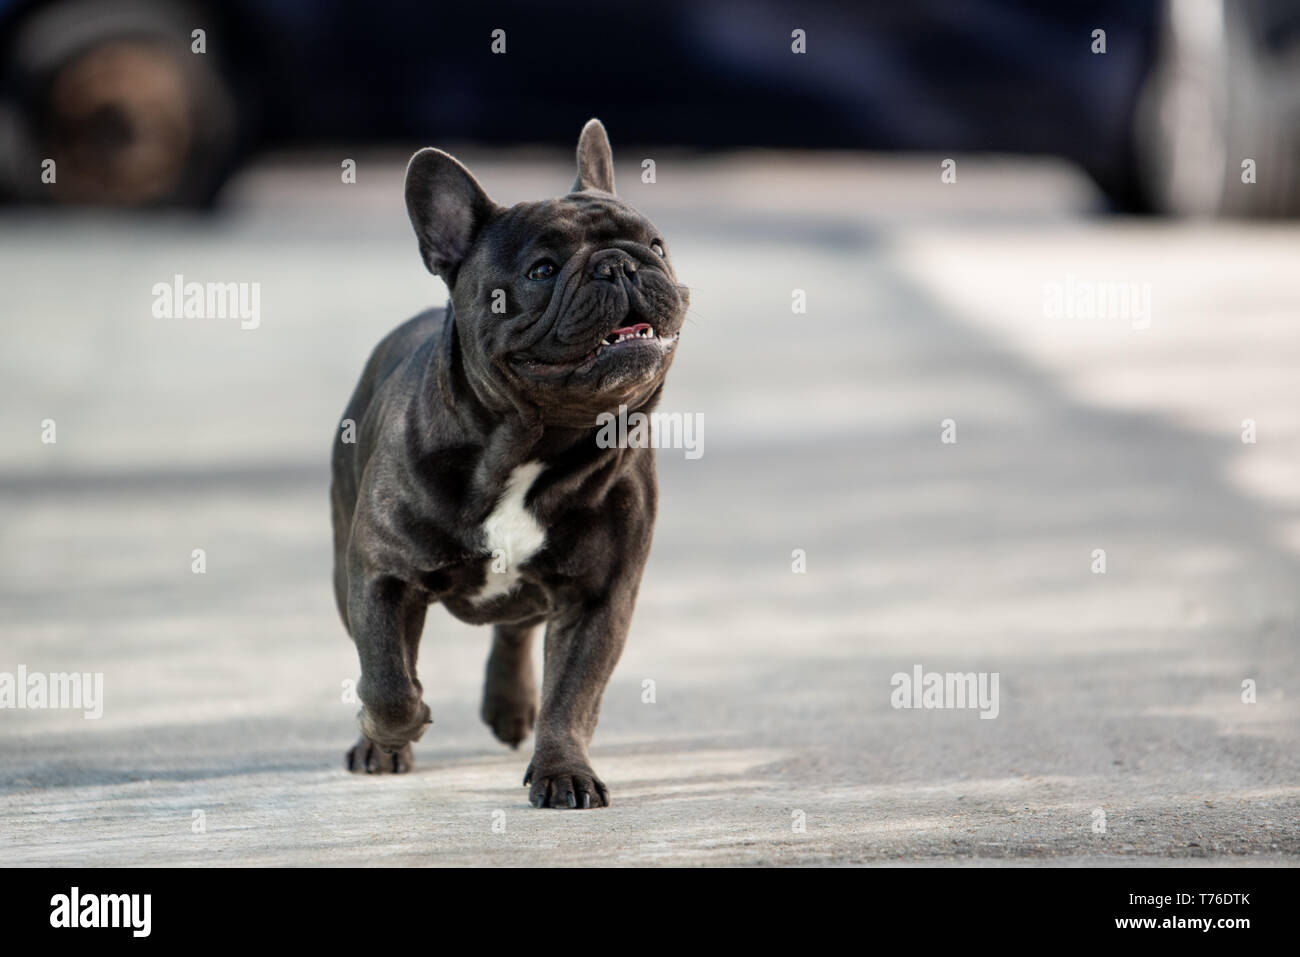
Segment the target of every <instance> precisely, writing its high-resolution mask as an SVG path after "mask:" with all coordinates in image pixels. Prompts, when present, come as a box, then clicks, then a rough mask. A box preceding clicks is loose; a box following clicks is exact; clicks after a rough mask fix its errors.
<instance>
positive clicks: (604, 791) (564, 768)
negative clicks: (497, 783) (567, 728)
mask: <svg viewBox="0 0 1300 957" xmlns="http://www.w3.org/2000/svg"><path fill="white" fill-rule="evenodd" d="M529 783H531V784H532V787H531V788H530V789H529V791H528V803H529V804H531V805H532V806H533V807H558V808H578V809H583V810H585V809H587V808H593V807H609V788H607V787H605V782H604V781H602V780H601V779H600V778H598V777H596V772H595V771H593V770H592V769H591V766H590V765H589V764H587V763H586V762H585V761H564V760H558V761H554V760H547V759H544V758H539V757H538V756H537V755H534V756H533V760H532V763H531V764H529V765H528V771H527V773H526V774H524V784H525V785H527V784H529Z"/></svg>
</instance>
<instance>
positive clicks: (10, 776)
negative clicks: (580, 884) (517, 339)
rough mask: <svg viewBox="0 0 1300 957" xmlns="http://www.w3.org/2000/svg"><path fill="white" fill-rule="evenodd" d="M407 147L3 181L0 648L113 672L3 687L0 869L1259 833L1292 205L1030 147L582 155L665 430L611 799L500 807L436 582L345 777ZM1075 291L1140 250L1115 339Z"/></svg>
mask: <svg viewBox="0 0 1300 957" xmlns="http://www.w3.org/2000/svg"><path fill="white" fill-rule="evenodd" d="M616 145H617V144H616ZM400 159H401V158H396V159H394V158H388V157H376V158H375V159H374V160H365V159H363V160H362V162H361V164H360V167H359V169H360V176H359V180H360V182H359V184H358V186H357V187H356V188H355V191H354V192H349V191H348V190H347V189H346V188H344V187H341V186H335V185H333V181H336V179H337V164H334V166H333V167H331V165H330V164H329V163H326V162H322V163H320V164H312V163H305V164H300V163H294V164H288V163H286V164H278V165H277V164H269V165H267V166H265V167H263V168H262V169H260V170H258V171H255V172H254V173H253V174H252V175H250V176H249V177H247V178H246V179H245V181H244V182H243V183H241V184H240V186H239V188H238V190H237V191H236V193H235V196H234V199H235V206H234V208H233V209H232V210H231V211H230V212H229V213H228V214H227V215H226V216H224V217H222V218H220V219H218V220H217V221H216V222H207V221H202V220H190V219H187V218H183V217H182V218H172V219H155V220H134V219H127V220H114V219H97V218H81V219H67V220H58V221H55V220H49V221H38V220H35V219H31V220H29V219H25V218H15V217H13V216H9V217H6V218H0V290H2V291H0V321H2V322H3V324H4V328H5V331H6V348H5V349H4V350H3V352H2V353H0V448H3V450H4V454H3V457H2V458H0V672H6V671H8V672H13V671H15V670H16V669H17V668H18V666H19V665H25V666H26V667H27V669H28V670H29V671H40V672H61V671H79V672H102V673H103V674H104V683H105V691H104V695H105V702H104V714H103V717H102V718H101V719H99V720H85V719H83V718H82V717H81V716H80V715H79V714H75V713H69V712H66V711H49V710H44V711H41V710H24V711H8V710H6V711H0V863H5V864H63V865H73V864H78V865H81V864H92V865H99V864H104V865H107V864H126V865H140V864H182V865H203V864H258V865H262V864H265V865H282V864H286V865H340V864H494V865H495V864H503V865H504V864H525V865H548V866H549V865H560V864H593V865H594V864H690V865H695V864H824V863H836V864H842V863H891V864H893V863H904V864H907V863H917V862H932V861H939V862H945V863H946V862H953V863H978V864H1008V863H1029V864H1037V863H1052V862H1056V863H1070V864H1096V863H1115V862H1119V863H1137V864H1148V865H1151V864H1157V865H1158V864H1180V863H1182V864H1185V863H1207V862H1209V863H1221V864H1261V863H1269V864H1286V865H1294V864H1295V863H1297V861H1300V856H1298V855H1300V645H1298V644H1297V637H1298V635H1297V630H1298V628H1300V590H1298V589H1297V582H1298V581H1300V552H1298V551H1297V549H1298V548H1300V376H1298V375H1297V370H1298V369H1300V326H1298V325H1297V321H1296V320H1297V317H1298V316H1300V283H1297V281H1296V279H1295V269H1294V266H1295V263H1296V262H1297V261H1300V228H1297V227H1294V226H1277V225H1272V226H1258V227H1247V226H1241V225H1231V224H1227V225H1214V226H1191V225H1178V224H1170V223H1155V222H1150V223H1136V222H1127V221H1104V220H1097V219H1088V218H1086V217H1084V216H1083V215H1081V213H1080V208H1081V204H1082V203H1083V202H1084V201H1085V199H1086V197H1085V194H1084V191H1083V190H1082V189H1081V187H1080V186H1079V185H1078V183H1077V181H1076V180H1075V179H1073V178H1072V177H1071V176H1070V175H1069V174H1068V173H1067V172H1064V171H1061V170H1059V169H1057V168H1055V167H1050V166H1046V167H1044V166H1030V165H1023V164H1021V165H1011V166H1004V165H1000V164H986V165H981V164H971V165H970V166H963V176H962V181H961V185H960V187H953V188H946V187H940V186H939V185H938V184H937V174H935V175H934V176H931V175H930V165H929V164H927V163H923V162H901V161H887V162H886V161H861V162H860V161H857V160H849V159H841V160H827V161H821V160H818V161H815V162H814V161H807V162H804V163H797V162H795V161H794V160H793V159H788V158H782V157H774V158H773V157H766V158H764V157H739V158H736V159H733V160H730V161H727V162H716V163H715V162H703V163H694V164H691V163H688V162H686V161H685V160H681V161H676V160H671V159H667V160H663V161H661V162H660V163H659V180H660V182H659V183H658V184H655V185H654V186H647V185H643V184H640V183H638V182H637V180H636V176H635V170H636V168H637V162H635V161H634V159H633V158H630V157H625V158H623V160H621V161H620V165H619V167H618V170H619V173H620V177H621V179H620V185H622V184H623V183H626V184H627V185H626V187H624V188H625V190H626V195H627V196H628V197H629V198H630V199H631V200H632V201H633V202H635V203H638V204H639V205H641V206H642V208H643V209H644V210H645V211H646V212H647V213H648V214H649V215H650V216H651V218H653V219H655V220H656V222H658V224H659V225H660V226H661V228H662V229H663V231H664V233H665V234H666V235H667V237H668V240H669V242H670V244H671V245H672V248H673V255H674V258H675V261H676V262H677V263H678V266H679V270H680V272H681V274H682V278H683V280H684V281H686V282H687V283H689V284H690V285H691V286H692V289H693V292H692V313H691V321H690V322H689V323H688V325H687V327H686V330H685V334H684V336H683V340H682V344H681V349H680V355H679V357H678V359H677V362H676V364H675V367H674V370H673V375H672V377H671V379H670V387H669V393H668V396H667V399H666V401H665V404H664V408H665V409H668V410H681V411H690V412H700V413H702V414H703V416H704V422H705V430H704V443H705V445H704V455H703V457H702V458H700V459H697V460H687V459H685V458H684V456H683V455H682V453H681V452H672V451H663V452H661V453H660V476H661V515H660V520H659V524H658V528H657V532H656V541H655V549H654V553H653V556H652V560H651V564H650V567H649V569H648V571H647V574H646V578H645V581H644V584H643V587H642V589H641V599H640V605H639V608H638V613H637V617H636V618H635V620H634V624H633V631H632V636H631V640H630V643H629V647H628V651H627V654H626V655H625V657H624V659H623V661H622V663H621V664H620V666H619V668H618V670H617V672H616V673H615V676H614V680H613V682H612V684H611V685H610V688H609V690H608V693H607V694H606V698H605V705H604V710H603V714H602V719H601V725H600V728H599V730H598V732H597V735H596V740H595V744H594V747H593V752H592V753H593V758H594V762H595V766H596V769H597V771H598V772H599V773H600V774H601V775H602V777H603V779H604V780H605V781H606V783H607V784H609V786H610V788H611V791H612V795H613V801H614V804H613V807H611V808H610V809H608V810H603V811H596V812H590V813H566V812H557V811H549V810H548V811H537V810H534V809H531V808H529V807H528V806H527V805H526V795H527V791H526V789H524V788H523V787H521V786H520V781H521V780H522V776H523V772H524V768H525V766H526V764H527V760H528V755H529V748H530V743H526V744H525V745H524V747H523V748H521V750H520V751H519V752H510V751H508V750H506V749H505V748H503V747H501V746H500V745H498V744H497V743H496V742H495V741H494V740H493V739H492V737H491V736H490V733H489V732H488V730H487V728H486V727H484V726H483V725H482V724H481V723H480V722H479V720H478V717H477V711H478V689H479V683H480V681H481V673H482V668H483V664H484V661H485V659H486V653H487V638H488V636H487V633H486V631H485V630H479V629H473V628H470V627H468V626H465V625H461V624H459V623H457V622H455V621H454V620H452V619H450V617H449V616H447V615H446V614H445V613H443V612H441V611H440V610H435V611H434V613H432V614H431V615H430V619H429V624H428V626H427V628H426V632H425V638H424V644H423V649H422V655H421V666H422V679H423V682H424V686H425V691H426V700H427V701H428V702H429V704H430V706H431V707H432V709H433V713H434V719H435V724H434V726H433V727H432V728H431V729H430V730H429V732H428V733H427V734H426V736H425V738H424V740H423V741H422V742H421V743H420V744H418V745H417V746H416V760H417V762H418V769H417V771H416V772H415V773H413V774H411V775H408V776H405V777H396V778H394V777H383V778H365V777H353V776H351V775H348V774H347V773H345V772H344V771H343V764H342V761H343V754H344V751H345V750H346V748H347V747H348V745H349V744H350V743H351V742H352V740H353V737H354V733H355V723H354V714H355V711H356V705H355V704H347V703H344V702H343V700H342V697H343V695H342V685H343V682H345V681H346V680H348V679H352V678H354V677H355V675H356V660H355V656H354V653H353V649H352V646H351V644H350V642H349V641H348V640H347V638H346V636H345V634H344V632H343V629H342V627H341V625H340V624H339V622H338V620H337V617H336V614H335V612H334V608H333V601H332V598H331V593H330V567H329V566H330V529H329V511H328V506H327V484H328V472H327V463H328V448H329V443H330V441H331V430H332V428H333V426H334V423H335V421H336V419H337V417H338V415H339V413H340V412H341V410H342V408H343V405H344V402H345V401H346V398H347V396H348V394H349V391H350V390H351V388H352V386H353V384H354V382H355V379H356V376H357V375H358V373H359V371H360V367H361V364H362V362H363V361H364V358H365V356H366V354H367V351H368V350H369V348H370V347H371V346H372V345H373V344H374V342H375V341H377V340H378V338H379V337H380V336H381V335H382V334H383V333H384V332H386V331H387V330H388V329H389V328H391V327H392V326H393V325H395V324H396V323H397V322H399V321H401V320H402V319H404V318H406V317H408V316H410V315H412V314H414V313H415V312H417V311H418V310H420V309H421V308H423V307H425V306H426V305H428V304H430V303H432V302H435V301H436V300H437V299H438V298H439V297H440V296H441V291H440V288H439V286H438V283H437V282H436V281H435V280H433V279H432V278H430V277H429V276H427V274H425V273H424V272H423V270H422V267H421V264H420V262H419V258H418V255H417V252H416V248H415V242H414V239H413V237H412V236H410V235H409V226H408V224H407V221H406V215H405V212H404V210H403V208H402V206H401V191H400V177H401V162H400ZM469 161H470V164H471V166H472V167H473V168H474V169H475V170H476V172H477V173H478V174H479V175H480V178H481V180H482V181H483V182H484V184H485V186H486V187H487V188H488V190H489V192H491V193H493V194H494V196H496V197H497V198H498V199H500V200H502V201H507V202H511V201H515V200H518V199H522V198H526V197H529V196H536V195H539V194H540V193H541V192H543V191H548V190H549V191H558V190H559V189H561V188H563V186H564V185H566V184H567V182H568V181H569V180H570V179H571V173H569V172H566V169H565V168H564V166H563V165H562V164H560V163H557V162H552V161H551V160H549V159H548V158H545V157H542V158H534V157H530V156H525V157H518V158H506V159H498V160H496V161H495V162H493V161H488V160H483V161H476V160H475V159H474V158H469ZM331 169H332V170H333V172H331ZM934 169H937V165H935V166H934ZM945 190H947V191H945ZM177 273H180V274H183V275H184V276H185V277H186V279H187V280H189V279H193V280H198V281H209V280H211V281H223V282H225V281H236V282H238V281H248V282H260V283H261V323H260V326H259V327H258V328H257V329H254V330H247V331H241V330H240V329H239V328H238V323H237V322H236V321H233V320H232V321H224V320H193V319H191V320H184V319H178V320H167V319H156V318H154V317H153V316H152V315H151V304H152V294H151V289H152V286H153V284H154V283H157V282H168V281H170V280H171V278H172V277H173V275H174V274H177ZM1067 281H1069V282H1085V283H1086V282H1102V281H1116V282H1121V281H1122V282H1135V283H1138V284H1139V285H1140V284H1143V283H1147V284H1149V288H1150V292H1151V303H1152V306H1151V314H1150V319H1151V321H1150V325H1149V328H1144V329H1143V328H1134V323H1133V322H1132V321H1130V320H1127V319H1121V318H1103V319H1094V320H1088V319H1064V318H1061V319H1053V318H1049V317H1048V316H1046V315H1045V314H1044V306H1043V303H1044V286H1045V284H1051V283H1061V284H1064V283H1066V282H1067ZM794 289H803V290H805V291H806V293H807V303H808V309H807V313H806V314H801V315H796V314H792V312H791V307H790V303H791V294H792V290H794ZM47 418H48V419H53V420H55V422H56V424H57V439H58V441H57V443H56V444H54V445H44V444H42V443H41V442H40V433H41V422H42V420H44V419H47ZM945 419H952V420H954V422H955V428H956V436H957V441H956V443H955V444H945V443H943V442H941V441H940V434H941V422H942V421H943V420H945ZM1246 419H1252V420H1254V421H1255V423H1256V429H1257V436H1258V440H1257V441H1256V442H1255V443H1253V444H1244V443H1243V442H1242V441H1241V432H1242V422H1243V420H1246ZM198 548H201V549H204V551H205V553H206V563H207V571H206V574H203V575H196V574H192V573H191V561H192V558H191V554H192V551H193V550H194V549H198ZM796 549H802V550H804V552H805V553H806V562H807V571H806V573H805V574H795V573H793V572H792V571H791V563H792V552H794V550H796ZM1096 549H1104V550H1105V556H1106V572H1105V574H1094V573H1093V571H1092V567H1093V564H1094V561H1095V559H1094V550H1096ZM916 665H921V666H922V667H923V668H924V669H925V670H926V671H937V672H988V673H993V672H996V673H997V674H998V675H999V702H998V714H997V717H996V719H994V720H981V719H980V718H979V716H978V713H977V712H975V711H973V710H913V709H907V710H903V709H895V708H893V707H892V706H891V702H890V698H891V676H893V675H894V674H895V673H897V672H906V673H909V674H910V673H911V671H912V669H913V668H914V666H916ZM646 680H652V681H653V682H654V687H655V698H656V700H655V702H654V703H653V704H648V703H643V701H642V689H643V682H645V681H646ZM1246 680H1251V681H1253V682H1255V688H1256V692H1255V694H1256V700H1255V703H1253V704H1245V703H1243V702H1242V683H1243V681H1246ZM196 812H202V814H201V815H198V814H196ZM498 812H501V813H498ZM200 819H201V821H202V824H203V829H202V831H201V833H196V832H195V828H196V824H195V822H196V820H200ZM1103 820H1104V825H1105V827H1104V832H1100V833H1099V832H1097V831H1096V830H1094V826H1095V825H1096V824H1097V823H1098V822H1101V821H1103ZM494 822H496V823H498V827H497V828H494ZM502 822H503V823H504V830H502V829H500V826H499V825H500V823H502ZM800 824H803V825H804V827H803V829H802V830H801V829H799V825H800Z"/></svg>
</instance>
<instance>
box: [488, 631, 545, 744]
mask: <svg viewBox="0 0 1300 957" xmlns="http://www.w3.org/2000/svg"><path fill="white" fill-rule="evenodd" d="M541 621H542V619H540V618H538V619H534V620H533V621H528V622H523V623H520V624H510V625H497V626H495V627H494V628H493V629H492V652H491V654H489V655H488V663H487V675H486V677H485V678H484V681H483V707H482V709H481V710H480V712H479V713H480V714H481V716H482V718H483V721H484V722H485V723H486V724H487V726H488V727H489V728H491V729H492V733H493V734H494V735H496V737H497V739H498V740H499V741H502V742H504V743H505V744H508V745H510V747H512V748H517V747H519V743H520V742H521V741H523V740H524V738H526V737H528V734H529V732H530V731H532V730H533V725H534V724H535V723H536V721H537V678H536V677H535V675H534V672H533V656H532V648H533V634H534V633H535V632H536V630H537V626H538V625H539V624H541Z"/></svg>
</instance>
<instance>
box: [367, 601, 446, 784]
mask: <svg viewBox="0 0 1300 957" xmlns="http://www.w3.org/2000/svg"><path fill="white" fill-rule="evenodd" d="M427 610H428V602H427V600H426V599H425V598H424V596H423V594H422V593H420V592H419V591H418V590H416V589H414V588H412V587H411V586H409V585H407V584H406V583H404V582H401V581H398V580H397V579H395V578H389V577H382V578H362V579H361V581H360V582H359V583H357V584H356V585H354V586H353V587H352V588H350V589H349V592H348V625H349V630H350V631H351V633H352V640H353V641H355V642H356V645H357V656H358V657H359V658H360V659H361V681H360V682H359V683H358V685H357V695H358V697H360V698H361V711H360V713H359V714H358V715H357V721H358V723H359V724H360V725H361V740H359V741H358V742H357V743H356V744H355V745H354V746H353V748H352V750H350V751H349V752H348V755H347V767H348V770H349V771H355V772H358V773H365V774H382V773H401V772H404V771H409V770H410V769H411V765H412V760H411V742H412V741H418V740H419V738H420V736H421V735H422V734H424V729H425V728H426V727H428V725H429V724H430V723H431V721H432V719H431V717H430V712H429V706H428V705H426V704H425V703H424V702H423V701H422V700H421V695H422V694H423V691H424V689H423V687H422V686H421V685H420V680H419V678H417V677H416V671H415V665H416V658H417V656H418V654H419V650H420V633H421V632H422V631H423V630H424V616H425V612H426V611H427Z"/></svg>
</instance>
